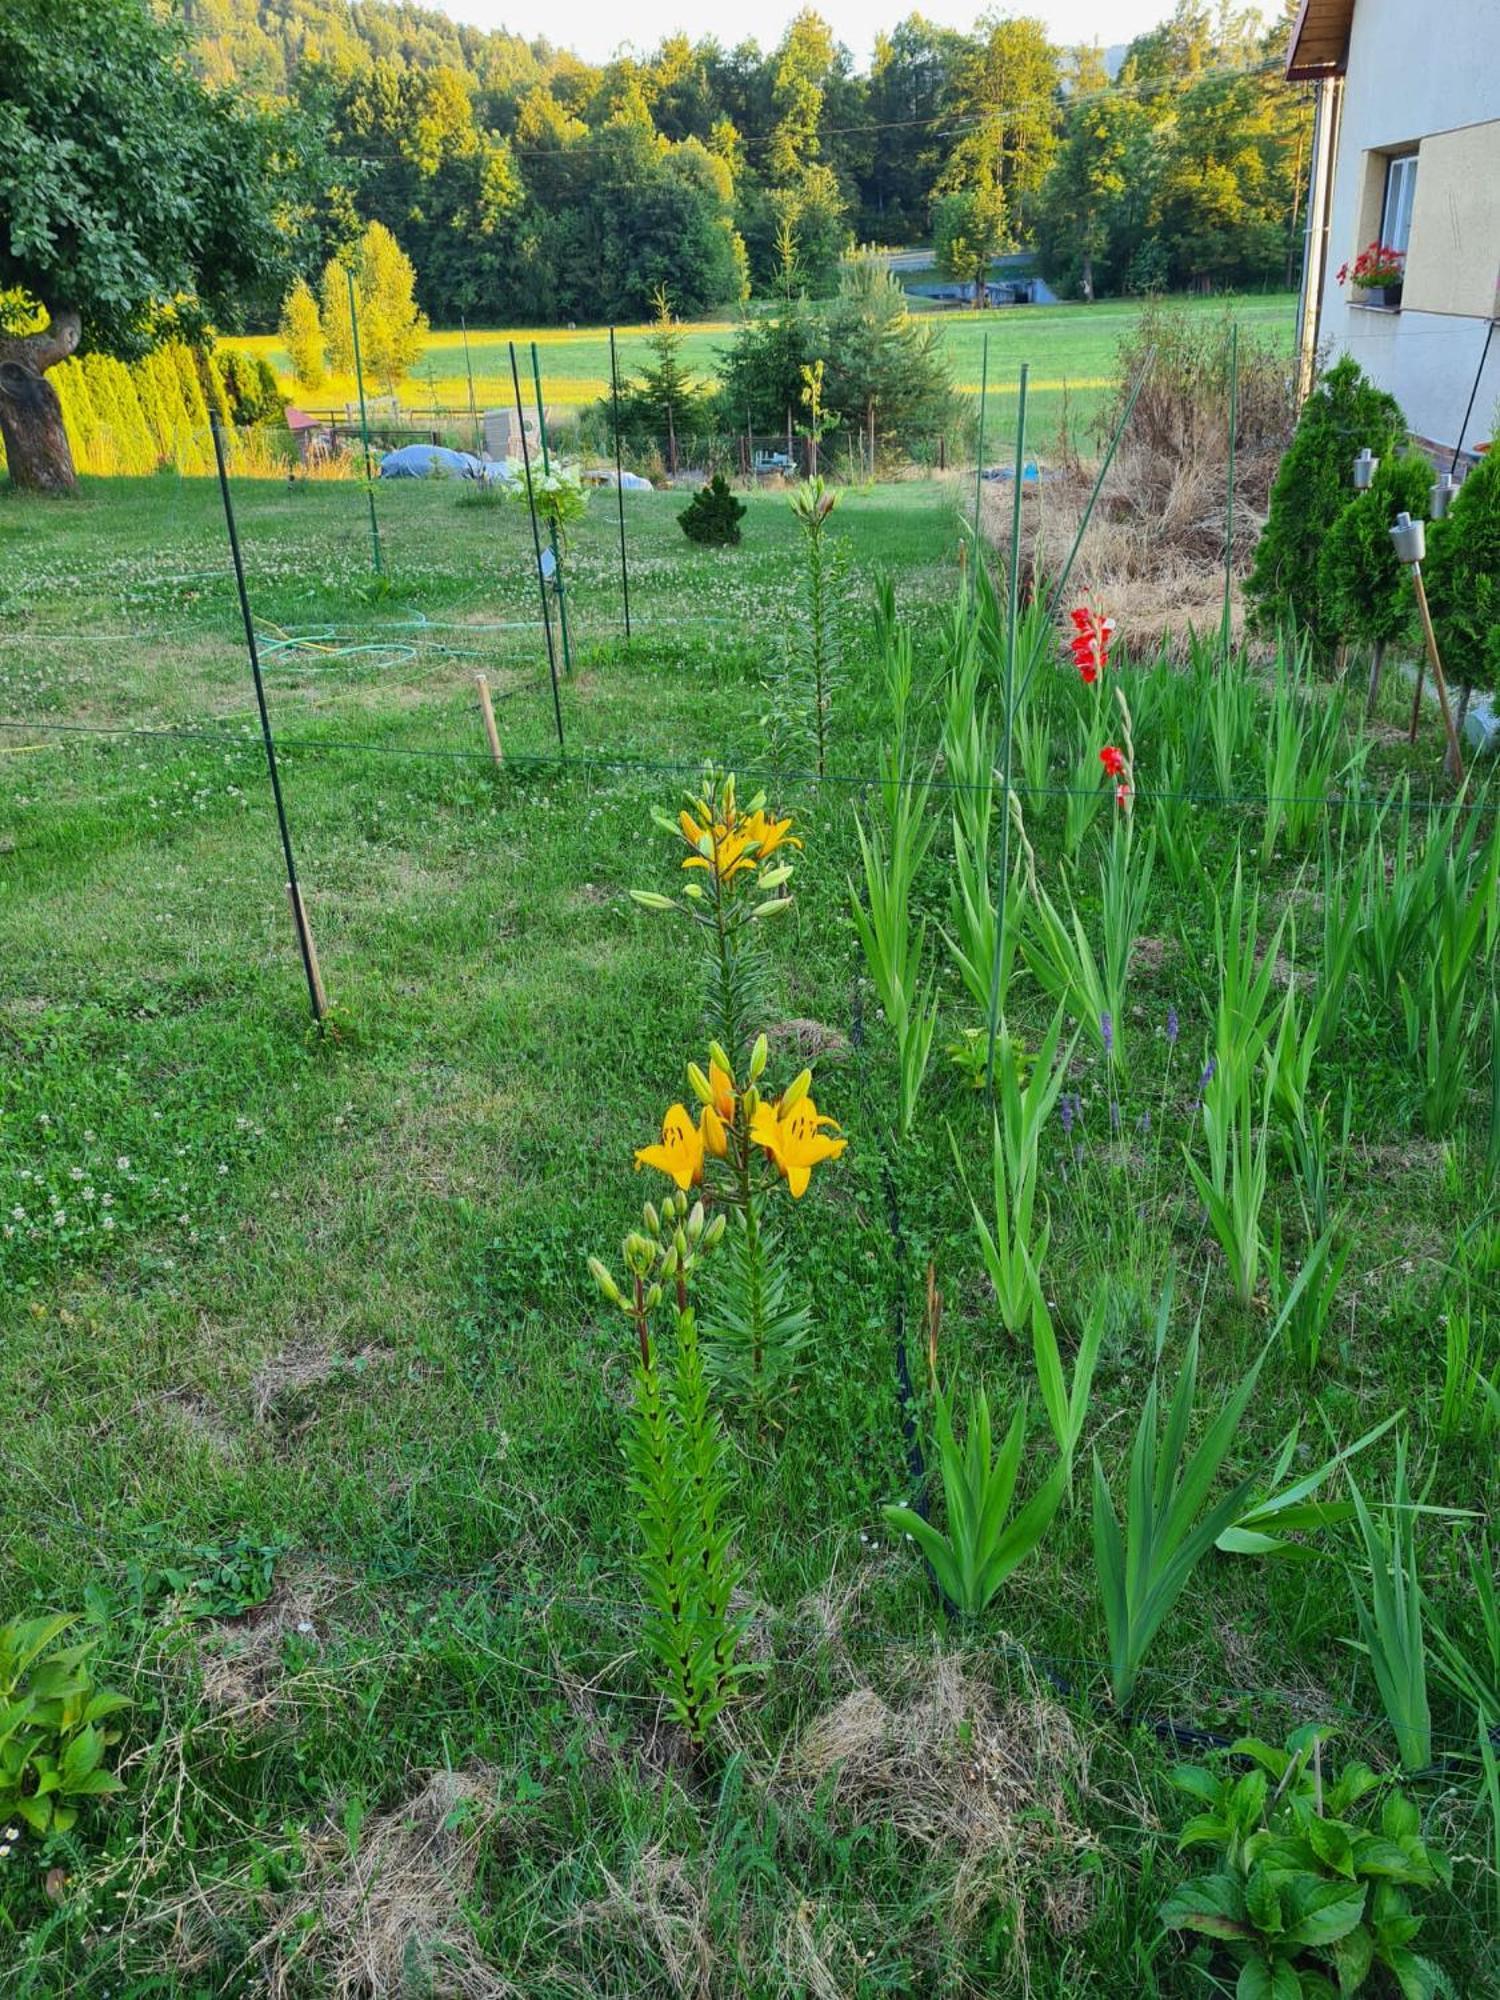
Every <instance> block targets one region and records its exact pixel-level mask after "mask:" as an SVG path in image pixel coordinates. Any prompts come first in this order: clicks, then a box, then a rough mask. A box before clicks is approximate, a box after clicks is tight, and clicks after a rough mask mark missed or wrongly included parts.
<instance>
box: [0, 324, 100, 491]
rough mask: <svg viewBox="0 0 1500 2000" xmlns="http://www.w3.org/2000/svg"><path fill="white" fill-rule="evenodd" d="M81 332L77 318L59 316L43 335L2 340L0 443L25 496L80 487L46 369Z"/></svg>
mask: <svg viewBox="0 0 1500 2000" xmlns="http://www.w3.org/2000/svg"><path fill="white" fill-rule="evenodd" d="M81 332H82V328H81V327H80V325H79V321H78V315H77V313H75V312H58V313H54V314H53V315H52V324H51V325H50V326H49V327H48V328H47V329H46V331H45V332H43V333H27V334H19V335H15V336H13V337H9V338H4V337H0V438H3V439H4V441H5V460H6V464H7V465H8V466H9V468H10V477H11V483H12V485H14V486H16V487H19V488H20V489H21V490H22V491H24V492H30V493H71V492H72V490H73V488H74V486H75V485H76V484H77V477H76V475H75V473H74V471H73V453H72V450H71V448H70V446H69V444H68V434H67V432H66V431H65V430H64V429H63V420H62V403H61V402H60V401H59V399H58V394H57V391H56V390H55V389H54V388H53V386H52V384H51V383H50V382H49V381H48V380H47V370H48V369H49V368H52V367H54V366H55V365H56V364H57V363H58V362H59V361H66V360H67V358H68V356H69V355H70V354H72V353H73V352H74V350H75V349H76V348H77V346H78V341H79V337H80V334H81Z"/></svg>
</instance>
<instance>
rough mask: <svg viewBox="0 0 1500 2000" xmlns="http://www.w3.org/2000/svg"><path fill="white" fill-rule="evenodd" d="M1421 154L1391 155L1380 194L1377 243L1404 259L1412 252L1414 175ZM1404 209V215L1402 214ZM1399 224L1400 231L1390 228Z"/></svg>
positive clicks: (1415, 201) (1411, 152) (1414, 200)
mask: <svg viewBox="0 0 1500 2000" xmlns="http://www.w3.org/2000/svg"><path fill="white" fill-rule="evenodd" d="M1420 159H1421V153H1420V151H1419V150H1418V149H1417V148H1416V147H1413V148H1412V150H1411V151H1410V152H1406V153H1390V154H1387V156H1386V162H1385V184H1384V186H1383V187H1382V189H1381V194H1380V234H1379V241H1380V243H1381V244H1382V245H1383V246H1384V247H1386V248H1387V249H1391V250H1399V251H1400V253H1401V255H1402V257H1403V258H1404V257H1405V256H1406V255H1407V254H1408V253H1409V251H1410V249H1411V224H1412V216H1413V214H1414V213H1415V210H1416V204H1417V171H1418V162H1419V161H1420ZM1403 208H1404V211H1405V213H1404V215H1403V213H1402V211H1403ZM1397 223H1399V225H1400V226H1399V228H1398V227H1396V226H1393V225H1394V224H1397Z"/></svg>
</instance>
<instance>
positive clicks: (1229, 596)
mask: <svg viewBox="0 0 1500 2000" xmlns="http://www.w3.org/2000/svg"><path fill="white" fill-rule="evenodd" d="M1239 427H1240V323H1239V321H1238V320H1237V319H1234V320H1231V321H1230V322H1229V450H1228V454H1227V455H1228V459H1229V491H1228V493H1227V494H1226V496H1225V500H1224V625H1223V640H1224V664H1225V666H1226V667H1227V666H1228V665H1229V632H1230V625H1231V612H1232V606H1233V597H1234V438H1235V432H1236V431H1237V430H1238V429H1239Z"/></svg>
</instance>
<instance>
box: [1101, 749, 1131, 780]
mask: <svg viewBox="0 0 1500 2000" xmlns="http://www.w3.org/2000/svg"><path fill="white" fill-rule="evenodd" d="M1099 762H1100V763H1101V764H1102V765H1103V766H1104V768H1105V770H1106V771H1107V772H1108V773H1109V775H1110V777H1112V778H1122V777H1123V776H1124V775H1125V758H1124V756H1123V754H1122V753H1121V752H1120V751H1119V750H1117V749H1116V748H1115V746H1114V744H1113V743H1106V744H1105V746H1104V748H1103V749H1102V750H1101V751H1100V752H1099Z"/></svg>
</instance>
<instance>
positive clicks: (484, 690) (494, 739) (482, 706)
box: [474, 674, 505, 771]
mask: <svg viewBox="0 0 1500 2000" xmlns="http://www.w3.org/2000/svg"><path fill="white" fill-rule="evenodd" d="M474 685H475V687H476V688H478V690H479V713H480V714H481V715H482V716H483V717H484V733H485V735H486V736H487V737H488V738H489V745H490V756H491V757H492V758H493V759H494V764H495V769H496V770H497V771H498V770H499V768H500V766H501V765H502V764H503V763H504V762H505V758H504V756H503V755H502V754H501V750H500V732H499V730H498V729H497V728H496V727H495V708H494V703H493V702H492V701H491V700H490V684H489V682H488V681H487V680H486V679H485V677H484V675H483V674H476V675H475V676H474Z"/></svg>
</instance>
